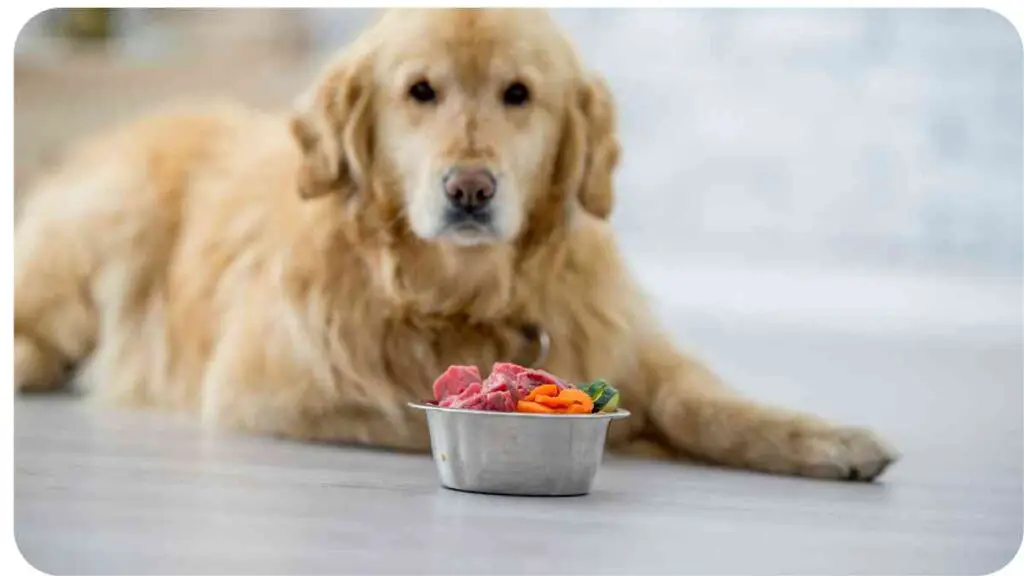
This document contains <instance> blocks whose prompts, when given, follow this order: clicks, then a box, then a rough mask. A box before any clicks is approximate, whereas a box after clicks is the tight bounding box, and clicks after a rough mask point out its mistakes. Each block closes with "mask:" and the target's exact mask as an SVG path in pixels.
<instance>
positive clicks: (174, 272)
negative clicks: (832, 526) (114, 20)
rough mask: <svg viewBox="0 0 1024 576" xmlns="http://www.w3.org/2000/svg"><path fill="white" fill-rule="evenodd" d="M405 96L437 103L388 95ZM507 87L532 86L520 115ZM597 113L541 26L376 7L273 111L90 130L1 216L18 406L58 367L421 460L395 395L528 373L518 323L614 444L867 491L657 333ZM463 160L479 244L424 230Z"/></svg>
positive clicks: (221, 423)
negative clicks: (480, 189)
mask: <svg viewBox="0 0 1024 576" xmlns="http://www.w3.org/2000/svg"><path fill="white" fill-rule="evenodd" d="M416 78H429V79H430V81H431V82H432V83H433V84H435V85H436V87H437V88H438V93H439V97H438V98H439V100H438V102H437V103H436V104H435V105H432V106H431V105H422V104H420V103H417V102H413V101H410V100H409V98H408V97H407V90H408V84H409V83H410V82H413V81H415V80H416ZM513 79H522V80H523V81H525V82H527V83H528V85H529V86H530V89H531V100H530V102H529V103H528V104H527V105H526V106H523V107H519V108H515V109H512V108H509V107H507V106H502V103H501V99H500V94H501V90H502V89H503V88H502V87H503V86H504V85H505V84H506V83H508V82H510V81H512V80H513ZM614 121H615V114H614V104H613V100H612V97H611V94H610V93H609V91H608V89H607V87H606V86H605V85H604V84H603V83H602V81H601V80H600V79H599V78H598V77H596V76H594V75H592V74H590V73H588V72H587V71H585V70H584V69H583V68H582V67H581V65H580V63H579V62H578V60H577V57H576V54H575V52H574V50H573V48H572V47H571V45H570V43H569V41H568V40H567V39H566V38H565V37H564V36H563V34H562V33H561V32H560V31H559V30H558V29H557V28H556V26H555V25H554V23H553V22H552V21H551V19H550V18H549V17H548V16H547V15H546V14H545V13H543V12H537V11H528V10H516V11H477V10H453V11H448V10H421V11H397V12H390V13H388V14H386V15H385V16H384V17H383V18H381V19H380V21H379V22H378V23H377V24H376V25H374V26H373V27H371V28H370V29H369V30H367V31H366V32H365V33H364V34H363V35H362V36H361V37H360V38H359V39H358V40H357V41H355V42H354V43H353V44H352V45H351V46H349V47H348V48H347V49H346V50H345V51H344V52H343V53H342V54H341V55H340V57H339V58H338V59H337V60H336V61H335V62H334V63H332V64H331V65H330V66H328V67H327V69H326V70H325V71H324V74H323V76H322V77H321V78H320V79H319V80H318V81H317V82H316V83H315V84H314V85H313V86H312V88H311V90H310V91H309V92H308V93H307V94H305V95H303V96H302V97H301V98H300V99H299V104H298V106H297V109H296V110H295V111H294V112H292V113H287V114H271V113H261V112H257V111H252V110H247V109H243V108H240V107H235V106H232V105H229V104H222V105H214V106H210V107H207V108H203V109H182V110H167V111H165V112H164V113H161V114H154V115H151V116H149V117H147V118H144V119H142V120H140V121H137V122H134V123H131V124H129V125H126V126H123V127H121V128H118V129H116V130H112V131H110V132H108V133H106V134H102V135H100V136H98V137H96V138H94V139H92V140H90V141H88V142H85V143H84V144H82V145H81V146H80V147H79V148H77V149H76V150H75V151H74V152H73V154H71V156H70V157H69V159H68V160H67V161H66V162H65V163H63V164H62V165H61V166H60V167H59V169H58V170H56V171H55V172H54V173H52V174H51V175H50V176H49V177H48V178H46V179H44V180H43V181H42V182H40V183H38V185H37V186H36V187H35V188H34V190H33V191H32V193H31V194H30V195H28V198H27V200H26V204H25V205H24V207H23V209H22V211H21V214H20V217H19V220H18V222H17V228H16V237H15V238H16V242H15V251H16V254H15V326H14V330H15V350H14V353H15V381H16V386H17V388H18V389H19V390H24V391H27V390H40V389H49V388H53V387H56V386H58V385H59V384H61V383H62V382H63V381H64V380H65V378H64V376H65V373H66V371H67V370H68V369H70V368H74V369H75V370H76V371H77V373H78V374H79V379H80V380H81V381H83V382H84V383H86V384H87V385H88V386H89V387H90V388H91V389H92V390H91V391H92V395H93V397H94V398H96V399H98V400H101V401H105V402H110V403H113V404H117V405H130V406H140V407H142V406H144V407H150V408H158V409H168V410H184V411H189V412H194V413H196V414H197V415H199V416H200V417H201V419H202V420H203V421H204V422H205V423H208V424H210V425H213V426H218V427H227V428H231V429H236V430H245V431H251V432H253V433H259V434H272V435H283V436H287V437H293V438H300V439H322V440H331V441H340V442H354V443H363V444H371V445H376V446H384V447H391V448H395V449H411V450H423V449H425V448H426V447H427V446H428V439H427V434H426V430H425V423H424V422H423V421H422V420H421V417H420V416H418V415H417V414H416V413H414V412H412V411H410V410H408V409H406V407H405V402H406V401H410V400H422V399H423V398H425V397H429V396H430V384H431V382H432V380H433V378H434V377H435V376H436V375H437V374H439V373H440V372H441V371H443V370H444V368H445V367H447V366H448V365H450V364H456V363H460V364H474V365H477V366H479V367H480V369H481V370H482V371H483V372H484V373H486V371H487V370H488V369H489V368H490V366H491V363H493V362H495V361H499V360H520V361H528V359H529V358H532V357H533V356H534V355H535V354H536V343H535V342H533V341H532V339H530V338H527V337H525V336H523V331H522V329H521V328H522V327H523V326H525V325H539V326H541V327H543V329H544V330H545V331H546V332H547V333H548V334H549V335H550V337H551V342H552V346H551V350H550V355H549V356H548V357H547V359H546V361H545V362H544V364H543V366H542V367H543V368H545V369H546V370H548V371H550V372H553V373H555V374H558V375H560V376H562V377H565V378H567V379H570V380H572V381H585V380H590V379H594V378H598V377H604V378H608V379H610V380H611V381H613V382H614V383H616V384H617V385H618V386H619V387H620V388H621V390H622V394H623V402H624V405H625V407H626V408H628V409H629V410H631V411H632V412H633V417H632V418H630V419H627V420H625V421H623V422H621V423H616V424H614V425H613V426H612V431H611V435H610V440H609V441H610V445H611V446H612V448H614V449H620V450H626V451H629V450H634V451H640V450H646V448H649V447H652V446H654V447H660V448H662V449H664V450H665V451H667V452H671V453H672V454H678V455H682V454H685V455H689V456H692V457H697V458H700V459H704V460H707V461H709V462H714V463H719V464H723V465H729V466H737V467H744V468H749V469H755V470H761V471H767V472H775V473H785V474H799V475H809V476H816V477H823V478H851V479H858V478H859V479H870V478H873V477H875V476H877V475H878V474H879V473H881V472H882V470H884V469H885V467H886V466H887V465H888V464H889V463H890V462H891V461H893V460H894V459H895V454H894V452H893V451H892V449H891V448H889V447H887V446H886V445H885V444H884V443H883V442H882V441H881V440H879V439H878V438H876V437H875V436H874V435H873V434H872V433H871V432H869V431H867V430H863V429H860V428H848V427H842V426H836V425H833V424H831V423H828V422H825V421H823V420H821V419H818V418H815V417H813V416H809V415H803V414H795V413H790V412H786V411H783V410H778V409H775V408H769V407H765V406H761V405H758V404H755V403H753V402H751V401H749V400H747V399H744V398H742V397H740V396H738V395H736V394H734V393H732V392H730V391H729V390H728V389H727V388H726V387H725V386H723V385H722V384H721V383H720V382H719V381H718V380H717V379H716V377H715V376H714V375H713V374H712V373H711V372H710V371H709V370H708V369H707V368H705V367H704V366H702V365H701V364H700V363H698V362H697V361H695V360H694V359H692V358H689V357H687V356H685V355H684V354H682V353H681V352H680V351H678V350H677V349H676V348H675V347H674V346H673V344H672V343H671V342H669V340H668V339H667V338H666V337H665V336H664V335H663V333H662V332H661V330H660V329H659V327H658V326H657V325H656V323H655V322H654V321H653V320H652V318H651V317H650V315H649V313H648V311H647V307H646V304H645V302H644V298H643V296H642V294H641V293H640V292H639V290H638V289H637V287H636V286H635V285H634V282H633V280H632V279H631V278H630V276H629V275H628V273H627V271H626V270H625V268H624V267H623V264H622V262H621V260H620V256H619V253H618V251H617V249H616V244H615V239H614V237H613V234H612V230H611V228H610V226H609V224H608V222H607V218H608V216H609V214H610V212H611V210H612V203H613V196H612V173H613V170H614V169H615V167H616V164H617V161H618V156H619V147H618V143H617V141H616V132H615V122H614ZM466 162H473V163H483V164H486V165H488V166H492V167H494V168H495V169H496V170H500V171H501V173H502V174H503V178H505V180H503V184H502V186H504V188H502V190H501V191H500V192H499V194H498V195H497V196H496V199H497V198H498V197H499V196H500V197H501V202H502V203H503V204H501V205H500V208H501V213H500V218H499V220H501V221H500V222H499V230H498V232H496V234H498V235H499V237H496V239H494V241H489V242H458V241H449V239H445V238H443V237H440V236H439V237H432V236H431V232H430V230H429V226H430V224H431V221H430V220H429V217H430V215H431V210H434V209H435V208H436V200H435V196H436V195H437V194H440V193H439V192H438V190H439V188H438V187H436V186H435V185H434V184H435V182H434V180H432V178H434V177H435V176H436V175H437V174H438V170H441V169H443V168H444V167H445V166H448V165H451V164H453V163H466ZM496 201H497V200H496ZM627 201H628V200H627ZM502 227H503V228H502ZM523 359H525V360H523Z"/></svg>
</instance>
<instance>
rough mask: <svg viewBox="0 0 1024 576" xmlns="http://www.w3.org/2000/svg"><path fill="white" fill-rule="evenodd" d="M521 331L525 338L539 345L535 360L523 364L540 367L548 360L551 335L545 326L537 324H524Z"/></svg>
mask: <svg viewBox="0 0 1024 576" xmlns="http://www.w3.org/2000/svg"><path fill="white" fill-rule="evenodd" d="M520 332H521V333H522V334H523V337H524V338H526V339H527V340H529V341H530V342H533V343H536V347H537V354H536V355H535V356H534V358H533V361H532V362H529V363H525V364H522V363H521V364H522V365H524V366H527V367H529V368H540V367H541V366H543V365H544V362H546V361H547V359H548V353H549V352H550V351H551V336H550V335H549V334H548V333H547V331H546V330H544V328H543V327H541V326H539V325H537V324H524V325H523V326H522V327H521V328H520Z"/></svg>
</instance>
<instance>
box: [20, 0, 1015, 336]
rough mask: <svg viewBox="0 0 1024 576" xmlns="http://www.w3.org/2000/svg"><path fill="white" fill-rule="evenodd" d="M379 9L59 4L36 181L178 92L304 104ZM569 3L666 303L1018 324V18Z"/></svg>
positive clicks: (787, 317) (859, 325) (629, 232)
mask: <svg viewBox="0 0 1024 576" xmlns="http://www.w3.org/2000/svg"><path fill="white" fill-rule="evenodd" d="M374 15H375V11H374V10H354V9H353V10H348V9H345V10H321V9H317V10H247V9H246V10H243V9H235V10H207V9H203V10H176V9H175V10H171V9H120V10H103V9H75V10H52V11H48V12H44V13H42V14H40V15H38V16H37V17H36V18H34V19H33V20H32V21H30V22H29V24H28V25H27V26H26V27H25V29H24V31H23V32H22V34H21V36H20V37H19V38H18V41H17V44H16V48H15V91H16V93H15V131H16V145H15V154H16V157H15V165H16V189H17V190H18V191H21V190H23V189H24V187H25V186H24V185H25V183H26V182H27V181H28V180H30V179H31V177H32V175H33V174H35V173H37V172H38V170H40V169H41V168H42V167H44V166H46V165H47V163H48V162H50V161H52V160H53V159H54V158H56V157H57V156H58V155H59V153H60V151H61V150H62V148H63V147H64V146H65V145H66V144H67V142H68V141H69V140H71V139H74V138H76V137H78V136H81V135H82V134H84V133H86V132H88V131H91V130H94V129H97V128H99V127H101V126H104V125H107V124H108V123H110V122H112V121H116V120H121V119H125V118H128V117H131V116H132V115H135V114H138V113H140V112H144V111H146V110H148V109H151V108H152V107H154V106H157V105H159V104H161V103H163V102H166V101H169V100H177V99H182V98H202V97H212V96H222V95H228V96H234V97H236V98H238V99H241V100H243V101H246V102H249V103H252V104H254V105H258V106H262V107H279V106H287V105H288V104H289V103H290V100H291V98H292V97H293V96H294V95H296V94H297V93H298V92H299V91H300V90H301V89H302V88H303V87H304V86H305V85H306V83H307V82H308V81H309V79H310V78H311V77H312V75H313V74H314V73H315V71H316V70H317V68H318V67H319V66H320V65H322V64H323V63H324V61H325V60H327V59H328V58H330V56H331V55H332V53H333V52H334V51H335V50H337V49H338V48H339V47H341V46H343V45H344V44H345V43H346V42H347V41H349V40H350V39H351V38H352V37H353V36H354V35H355V34H356V33H358V31H359V30H360V29H361V28H362V27H363V26H364V25H366V24H367V23H368V22H369V21H371V20H372V18H373V17H374ZM555 15H556V18H558V19H559V20H560V21H561V22H562V23H563V24H564V26H565V27H566V28H567V29H568V30H569V32H570V33H571V34H572V35H573V36H574V38H575V39H576V41H577V43H578V45H579V48H580V50H581V52H582V54H583V57H584V59H585V61H586V62H587V63H588V64H589V65H590V66H592V67H593V68H594V69H596V70H598V71H600V72H601V73H602V74H604V75H605V77H606V78H607V79H608V81H609V83H610V84H611V86H612V88H613V89H614V91H615V93H616V95H617V97H618V102H619V112H620V118H621V126H622V134H621V136H622V141H623V145H624V150H625V155H624V158H623V164H622V167H621V170H620V171H619V174H618V183H619V186H618V195H619V202H618V206H617V211H616V214H615V224H616V226H617V227H618V228H619V230H620V232H621V239H622V244H623V247H624V249H625V250H626V251H627V253H628V254H629V255H630V261H631V262H632V263H633V264H634V268H635V269H636V271H637V273H638V274H639V275H640V276H641V277H642V279H643V280H644V282H645V283H646V284H647V285H648V286H649V287H650V289H651V291H652V292H653V293H654V295H655V296H657V297H658V298H659V301H662V302H670V303H672V304H673V305H676V306H680V307H685V308H687V309H692V310H695V311H707V312H711V313H712V314H713V315H714V316H715V317H716V318H721V317H722V315H723V314H724V315H728V314H736V315H744V316H749V315H757V317H758V318H760V319H763V320H772V321H776V322H787V323H792V322H816V323H822V322H825V323H829V324H830V325H832V326H836V327H842V328H844V329H852V328H856V329H870V330H877V329H885V330H892V329H903V328H908V327H910V328H913V329H920V328H922V327H924V328H927V329H929V330H932V331H936V330H939V331H943V330H944V331H947V332H948V331H959V330H970V329H976V328H979V327H981V328H983V329H984V330H989V329H990V328H991V329H997V330H1002V331H1004V332H1005V331H1009V332H1012V333H1018V332H1019V326H1020V320H1021V274H1022V262H1024V253H1022V249H1024V240H1022V228H1021V226H1022V180H1021V178H1022V164H1021V158H1022V153H1024V150H1022V112H1021V111H1022V108H1021V98H1022V88H1021V69H1022V61H1021V44H1020V38H1019V37H1018V35H1017V33H1016V31H1015V30H1014V28H1013V26H1012V25H1011V24H1010V23H1009V22H1007V21H1006V20H1004V19H1003V17H1001V16H1000V15H998V14H996V13H994V12H990V11H984V10H853V11H843V10H827V11H826V10H822V11H798V10H673V9H665V10H617V9H593V10H584V9H562V10H556V11H555ZM681 286H685V290H684V289H680V287H681ZM755 286H756V288H757V289H756V290H754V289H752V288H754V287H755Z"/></svg>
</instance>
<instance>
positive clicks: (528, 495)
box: [441, 484, 590, 498]
mask: <svg viewBox="0 0 1024 576" xmlns="http://www.w3.org/2000/svg"><path fill="white" fill-rule="evenodd" d="M441 487H442V488H444V489H446V490H451V491H453V492H463V493H465V494H484V495H487V496H517V497H521V498H579V497H580V496H586V495H587V494H590V491H589V490H587V491H584V492H577V491H572V492H565V493H562V494H536V493H529V492H515V491H512V490H483V489H474V488H457V487H455V486H449V485H447V484H441Z"/></svg>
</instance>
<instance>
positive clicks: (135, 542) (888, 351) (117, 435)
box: [15, 319, 1022, 574]
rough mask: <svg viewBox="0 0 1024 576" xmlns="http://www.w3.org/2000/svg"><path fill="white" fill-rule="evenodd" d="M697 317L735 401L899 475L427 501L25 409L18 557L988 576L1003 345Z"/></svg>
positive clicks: (337, 470)
mask: <svg viewBox="0 0 1024 576" xmlns="http://www.w3.org/2000/svg"><path fill="white" fill-rule="evenodd" d="M692 320H693V319H690V322H689V323H688V324H687V326H688V328H687V330H686V331H680V332H679V335H680V338H681V339H682V340H683V341H687V342H693V343H696V342H700V343H701V345H700V346H698V347H697V348H698V349H699V351H700V352H701V353H702V354H703V355H704V356H705V357H708V358H710V359H712V360H713V361H714V362H715V363H716V365H718V366H719V367H720V369H721V370H722V371H723V372H725V373H726V374H727V375H729V376H730V377H731V378H732V379H733V381H736V382H738V383H739V384H740V385H741V387H743V388H746V389H748V390H749V392H750V393H751V394H753V395H756V396H760V397H767V398H773V399H776V400H778V401H780V402H785V403H787V404H789V405H793V406H796V407H800V408H806V409H814V410H816V411H818V412H820V413H823V414H826V415H828V416H832V417H837V418H841V419H844V420H849V421H856V422H862V423H866V424H870V425H873V426H876V427H878V428H879V429H880V430H882V431H883V432H884V433H885V434H886V435H887V436H888V437H889V438H890V439H892V441H893V442H894V443H896V444H897V446H898V447H899V448H900V449H901V450H902V451H903V452H904V454H905V457H904V460H903V461H902V462H900V463H899V465H898V466H896V467H895V468H893V469H892V470H891V471H890V473H889V474H888V475H887V476H885V478H884V481H883V482H882V483H880V484H877V485H864V484H838V483H826V482H816V481H806V480H799V479H789V478H777V477H768V476H761V475H753V474H746V473H740V472H733V471H726V470H715V469H709V468H704V467H697V466H690V465H685V464H658V463H646V462H634V461H624V460H611V461H609V462H608V463H607V465H606V466H605V467H604V468H603V469H602V470H601V472H600V474H599V477H598V480H597V485H596V490H595V492H594V493H593V494H591V495H590V496H587V497H583V498H574V499H557V500H548V499H520V498H507V497H488V496H479V495H470V494H461V493H454V492H449V491H445V490H443V489H440V488H438V486H437V484H436V477H435V473H434V469H433V464H432V462H431V461H430V460H429V459H427V458H425V457H414V456H401V455H392V454H385V453H377V452H370V451H360V450H352V449H344V448H337V447H331V446H312V445H300V444H293V443H289V442H283V441H275V440H268V439H260V438H250V437H237V436H230V435H226V434H209V433H204V432H202V431H201V430H200V429H199V428H198V427H196V426H195V425H194V424H193V423H191V422H189V421H185V420H179V419H175V418H167V417H157V416H154V415H146V414H137V413H100V412H95V411H92V410H90V409H87V408H86V405H85V404H83V403H82V402H80V401H79V400H77V399H70V398H61V397H43V398H23V399H19V400H17V401H16V405H15V408H16V410H15V415H16V422H15V431H16V439H15V531H16V534H17V538H18V543H19V545H20V547H21V550H22V552H23V553H24V554H25V556H26V557H27V558H28V559H29V560H30V561H31V562H32V563H33V564H34V565H35V566H36V567H38V568H39V569H41V570H44V571H47V572H51V573H106V574H110V573H156V572H160V573H169V572H172V573H183V572H184V573H197V572H202V573H242V572H244V573H282V574H285V573H287V574H296V573H341V572H349V573H364V574H365V573H423V572H429V573H454V572H461V573H475V574H479V573H522V572H533V573H541V572H543V573H559V574H565V573H619V574H626V573H630V574H634V573H655V572H660V573H705V574H706V573H722V574H724V573H730V574H734V573H765V574H777V573H808V572H813V573H830V574H838V573H901V574H907V573H930V574H938V573H974V574H982V573H989V572H991V571H993V570H995V569H997V568H999V567H1001V566H1002V565H1003V564H1005V563H1006V562H1007V561H1008V560H1009V559H1010V558H1011V557H1012V556H1013V554H1014V553H1015V552H1016V550H1017V548H1018V546H1019V544H1020V541H1021V510H1022V498H1021V495H1022V494H1021V479H1022V473H1021V472H1022V467H1021V454H1022V447H1021V349H1020V341H1019V340H1014V339H1009V340H1005V341H1003V340H999V339H996V340H994V341H991V342H988V343H980V342H975V343H974V344H973V345H971V346H966V345H964V343H957V342H951V341H948V340H941V339H939V340H935V339H926V338H924V337H921V338H915V339H906V338H891V339H886V338H882V337H872V338H863V337H856V336H841V335H836V334H833V335H827V334H815V333H810V332H807V331H800V330H794V329H784V328H781V327H761V328H748V329H744V330H741V329H740V328H739V327H737V326H735V325H733V326H729V327H724V326H718V325H716V324H715V323H713V322H705V323H703V324H701V323H699V322H697V323H695V322H693V321H692ZM674 324H675V325H681V324H679V323H678V322H674ZM787 330H788V331H787Z"/></svg>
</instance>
